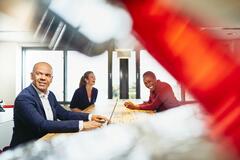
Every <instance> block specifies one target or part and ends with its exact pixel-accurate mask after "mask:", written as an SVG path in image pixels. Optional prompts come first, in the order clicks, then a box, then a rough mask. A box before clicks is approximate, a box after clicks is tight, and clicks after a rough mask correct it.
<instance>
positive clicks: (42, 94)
mask: <svg viewBox="0 0 240 160" xmlns="http://www.w3.org/2000/svg"><path fill="white" fill-rule="evenodd" d="M32 86H33V88H34V89H35V90H36V91H37V93H38V96H39V97H40V98H48V95H49V90H47V93H43V92H41V91H40V90H39V89H37V87H35V86H34V84H32Z"/></svg>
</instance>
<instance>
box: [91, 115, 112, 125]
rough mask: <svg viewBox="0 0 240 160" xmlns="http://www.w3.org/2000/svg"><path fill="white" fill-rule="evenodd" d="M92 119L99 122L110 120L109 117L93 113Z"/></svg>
mask: <svg viewBox="0 0 240 160" xmlns="http://www.w3.org/2000/svg"><path fill="white" fill-rule="evenodd" d="M92 121H96V122H99V123H105V122H107V121H108V119H107V118H106V117H104V116H101V115H92Z"/></svg>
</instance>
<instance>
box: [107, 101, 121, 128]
mask: <svg viewBox="0 0 240 160" xmlns="http://www.w3.org/2000/svg"><path fill="white" fill-rule="evenodd" d="M117 103H118V98H117V100H116V102H115V105H114V107H113V110H112V113H111V115H110V117H109V120H108V122H107V125H109V124H110V123H111V119H112V117H113V113H114V111H115V109H116V106H117Z"/></svg>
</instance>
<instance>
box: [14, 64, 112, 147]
mask: <svg viewBox="0 0 240 160" xmlns="http://www.w3.org/2000/svg"><path fill="white" fill-rule="evenodd" d="M52 78H53V76H52V67H51V65H49V64H48V63H46V62H39V63H36V64H35V65H34V67H33V71H32V73H31V79H32V84H31V85H30V86H29V87H27V88H25V89H24V90H22V91H21V93H20V94H19V95H18V96H17V98H16V100H15V104H14V106H15V107H14V128H13V136H12V140H11V144H10V147H15V146H17V145H19V144H22V143H26V142H29V141H32V140H36V139H38V138H40V137H42V136H44V135H46V134H47V133H59V132H78V131H80V130H89V129H94V128H99V127H101V126H102V123H103V122H105V121H107V118H105V117H104V116H101V115H91V114H88V113H81V112H79V113H76V112H71V111H67V110H65V109H64V108H63V107H62V106H60V104H59V103H58V102H57V100H56V97H55V95H54V94H53V93H52V92H51V91H49V90H48V87H49V85H50V84H51V82H52ZM58 119H59V120H61V121H58Z"/></svg>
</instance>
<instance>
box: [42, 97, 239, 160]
mask: <svg viewBox="0 0 240 160" xmlns="http://www.w3.org/2000/svg"><path fill="white" fill-rule="evenodd" d="M124 101H125V100H119V101H118V102H117V106H116V109H115V112H114V113H113V117H112V119H111V124H110V125H105V126H103V127H101V128H99V129H94V130H89V131H81V132H76V133H49V134H47V135H45V136H44V137H42V138H41V139H40V140H38V142H39V143H42V144H38V145H39V146H42V148H44V149H43V150H41V152H40V153H39V154H42V152H45V151H46V150H51V154H50V157H58V156H59V153H61V156H62V159H92V160H98V159H106V160H108V159H109V160H110V159H152V157H155V159H174V160H185V159H199V160H212V159H221V160H232V159H235V158H236V157H235V154H233V152H232V151H231V150H230V149H229V147H228V146H226V147H225V146H224V145H222V144H221V141H216V140H213V139H211V138H210V137H209V132H210V130H211V129H209V127H208V126H207V124H206V122H207V121H206V119H207V118H209V117H208V115H206V113H204V111H203V110H202V107H201V105H200V104H198V103H195V104H187V105H183V106H180V107H176V108H173V109H169V110H166V111H163V112H157V113H155V112H153V111H148V110H130V109H128V108H125V107H124V106H123V103H124ZM132 101H133V102H135V103H140V102H142V101H141V100H132ZM115 103H116V100H105V101H102V102H97V103H96V104H95V105H92V106H89V107H88V108H86V109H85V110H84V112H88V113H93V114H101V115H105V116H106V117H109V116H110V115H111V112H112V110H113V107H114V105H115ZM62 146H66V147H64V149H63V148H62Z"/></svg>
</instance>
